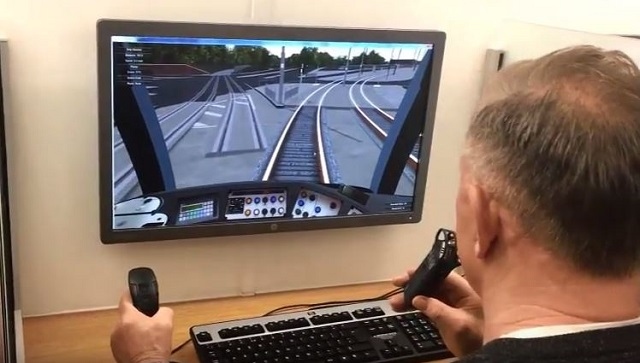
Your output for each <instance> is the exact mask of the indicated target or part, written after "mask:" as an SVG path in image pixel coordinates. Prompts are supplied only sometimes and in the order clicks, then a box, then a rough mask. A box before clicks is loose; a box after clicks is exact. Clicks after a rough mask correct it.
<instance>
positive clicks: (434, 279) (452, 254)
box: [404, 228, 460, 309]
mask: <svg viewBox="0 0 640 363" xmlns="http://www.w3.org/2000/svg"><path fill="white" fill-rule="evenodd" d="M458 266H460V260H459V259H458V248H457V243H456V234H455V232H453V231H450V230H448V229H444V228H440V229H439V230H438V232H437V233H436V237H435V241H434V243H433V247H431V251H430V252H429V254H428V255H427V257H425V259H424V260H423V261H422V263H421V264H420V266H418V269H417V270H416V272H415V273H414V274H413V276H412V277H411V279H409V282H407V285H406V286H405V287H404V301H405V307H406V308H407V309H411V308H412V304H411V302H412V301H413V299H414V298H415V297H416V296H419V295H420V296H433V294H434V293H435V292H436V291H437V289H438V288H439V287H440V285H441V284H442V282H443V281H444V279H445V278H447V276H449V274H450V273H451V271H453V269H455V268H456V267H458Z"/></svg>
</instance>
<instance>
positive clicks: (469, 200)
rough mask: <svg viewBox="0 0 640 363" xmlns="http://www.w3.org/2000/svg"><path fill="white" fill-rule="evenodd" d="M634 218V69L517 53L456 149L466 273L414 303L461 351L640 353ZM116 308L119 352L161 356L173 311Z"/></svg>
mask: <svg viewBox="0 0 640 363" xmlns="http://www.w3.org/2000/svg"><path fill="white" fill-rule="evenodd" d="M638 218H640V70H638V68H637V67H636V66H635V65H634V63H633V62H632V61H631V60H630V59H629V58H628V57H627V56H625V55H624V54H621V53H619V52H608V51H604V50H601V49H597V48H594V47H588V46H582V47H573V48H568V49H563V50H560V51H557V52H554V53H551V54H549V55H546V56H544V57H541V58H538V59H536V60H530V61H525V62H520V63H517V64H515V65H513V66H510V67H507V68H505V69H504V70H503V71H501V72H499V73H498V75H497V76H496V77H495V79H493V80H492V81H491V82H490V83H489V85H488V87H487V89H486V90H485V92H484V93H483V98H482V100H481V103H480V108H479V111H478V113H477V114H476V115H475V117H474V118H473V120H472V122H471V125H470V127H469V130H468V134H467V140H466V147H465V150H464V152H463V155H462V157H461V160H460V186H459V191H458V197H457V201H456V231H457V235H458V236H457V237H458V252H459V256H460V260H461V262H462V266H463V268H464V271H465V274H466V275H465V278H462V277H461V276H459V275H457V274H455V273H454V274H451V275H450V276H449V277H448V278H447V280H446V281H445V283H444V284H443V286H442V288H441V289H440V291H439V293H438V294H437V296H434V297H430V298H427V297H417V298H415V299H414V301H412V303H413V305H414V306H415V307H416V308H417V309H419V310H421V311H423V312H424V313H425V314H426V315H427V316H428V317H430V318H431V319H432V320H433V321H434V322H435V324H436V325H437V327H438V328H439V330H440V332H441V334H442V335H443V338H444V339H445V342H446V344H447V346H448V347H449V349H451V351H452V352H453V353H454V354H455V355H456V356H457V357H459V359H460V362H465V363H467V362H468V363H473V362H501V363H509V362H541V361H544V362H550V361H552V362H616V363H624V362H640V339H639V338H638V337H640V219H638ZM410 273H411V272H410ZM410 273H409V274H407V275H405V276H402V277H400V278H397V279H395V281H394V282H395V283H396V284H397V285H399V286H401V285H403V284H405V283H406V281H407V279H408V277H409V275H410ZM391 303H392V305H393V306H395V307H397V308H398V309H400V307H401V306H402V296H401V295H398V296H396V297H394V298H392V300H391ZM121 309H122V310H121V311H122V317H123V319H122V321H123V323H122V324H121V325H119V326H118V327H117V328H116V330H115V332H114V335H113V338H112V347H113V351H114V355H115V357H116V359H117V360H118V362H121V363H124V362H127V363H131V362H133V363H150V362H167V361H168V353H167V352H168V351H169V349H170V348H169V347H170V344H169V343H168V341H169V337H170V336H171V329H170V326H171V316H170V314H169V313H166V314H159V316H156V317H154V318H146V317H144V316H142V315H141V314H138V313H137V312H135V310H134V309H133V308H132V306H131V305H130V302H129V301H127V300H126V299H125V300H123V302H122V303H121ZM152 332H153V333H152ZM136 357H137V358H136ZM145 358H148V359H147V360H145Z"/></svg>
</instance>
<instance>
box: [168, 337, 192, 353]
mask: <svg viewBox="0 0 640 363" xmlns="http://www.w3.org/2000/svg"><path fill="white" fill-rule="evenodd" d="M190 341H191V338H189V339H187V340H186V341H185V342H184V343H182V344H180V345H178V346H177V347H175V348H173V350H172V351H171V355H174V354H176V353H177V352H178V351H179V350H180V349H182V348H184V347H185V346H186V345H187V344H189V342H190Z"/></svg>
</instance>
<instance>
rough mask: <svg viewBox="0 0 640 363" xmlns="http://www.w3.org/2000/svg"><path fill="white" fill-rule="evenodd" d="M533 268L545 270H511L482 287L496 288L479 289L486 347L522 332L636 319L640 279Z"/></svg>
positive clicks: (638, 311)
mask: <svg viewBox="0 0 640 363" xmlns="http://www.w3.org/2000/svg"><path fill="white" fill-rule="evenodd" d="M538 266H545V267H544V268H538V269H530V270H526V269H519V270H516V271H513V270H512V273H511V274H508V275H506V276H505V275H503V277H502V279H501V280H500V281H492V283H491V284H489V283H486V284H485V285H486V286H487V287H488V286H495V287H494V288H483V294H482V295H483V296H482V299H483V306H484V317H485V330H484V340H485V343H487V342H489V341H491V340H494V339H497V338H499V337H500V336H502V335H504V334H507V333H510V332H513V331H516V330H520V329H525V328H533V327H541V326H551V325H573V324H588V323H599V322H613V321H623V320H629V319H634V318H638V317H640V276H635V277H633V278H629V279H625V280H614V279H607V280H605V279H599V278H593V277H586V276H585V275H582V274H576V273H574V272H568V271H566V270H565V269H564V267H558V266H556V268H554V266H553V264H542V265H538ZM488 277H489V278H491V277H490V276H488ZM496 278H497V275H496ZM495 282H498V283H497V284H496V283H495Z"/></svg>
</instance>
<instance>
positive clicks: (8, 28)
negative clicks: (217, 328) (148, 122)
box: [0, 0, 640, 315]
mask: <svg viewBox="0 0 640 363" xmlns="http://www.w3.org/2000/svg"><path fill="white" fill-rule="evenodd" d="M3 1H4V2H3ZM569 2H570V3H572V4H573V5H574V6H575V5H576V4H578V3H585V1H580V2H579V1H567V3H569ZM514 3H515V2H511V1H506V0H491V1H489V0H484V1H474V0H467V1H464V0H447V1H427V0H396V1H393V2H390V1H388V0H351V1H344V0H318V1H314V2H311V1H300V0H297V1H296V0H256V5H255V6H254V7H251V6H250V4H251V2H250V0H234V1H228V0H218V1H214V0H183V1H180V2H177V1H171V0H138V1H128V0H112V1H82V0H59V1H47V0H30V1H28V0H22V1H9V0H0V29H2V30H0V31H4V32H6V34H7V36H8V37H9V38H10V48H11V52H10V53H11V54H10V59H11V61H10V67H11V75H12V83H11V90H10V91H11V92H12V96H13V97H12V106H13V111H14V114H13V116H14V118H13V120H12V124H11V125H10V126H11V127H10V131H9V132H10V137H11V143H10V145H9V146H10V148H11V149H10V152H11V155H10V158H11V159H10V161H11V173H12V175H11V183H12V185H11V186H12V193H13V195H12V198H13V200H12V203H13V205H12V207H13V218H14V220H13V223H14V224H13V227H14V232H15V243H18V244H19V245H20V258H19V265H20V266H19V268H20V279H21V284H22V292H21V293H22V305H23V310H24V313H25V314H26V315H35V314H45V313H52V312H60V311H65V310H76V309H87V308H95V307H102V306H110V305H114V304H115V303H116V302H117V298H118V296H119V294H120V292H121V291H122V289H124V288H125V279H126V272H127V271H128V269H129V268H131V267H134V266H139V265H148V266H151V267H153V268H154V269H155V270H156V273H157V274H158V277H159V280H160V289H161V299H162V300H164V301H175V300H183V299H195V298H207V297H216V296H224V295H236V294H240V293H250V292H254V291H272V290H282V289H295V288H306V287H312V286H322V285H336V284H344V283H354V282H363V281H372V280H381V279H387V278H389V277H390V276H392V275H394V274H396V273H398V272H400V271H403V270H404V269H405V268H407V267H408V266H411V265H415V264H417V263H418V262H419V261H420V260H421V259H422V257H423V256H424V254H425V253H426V251H427V249H428V248H429V247H430V244H431V239H432V235H433V233H434V232H435V230H436V228H438V227H439V226H452V222H453V200H454V196H455V186H456V182H457V170H456V169H457V164H456V156H457V153H458V150H459V145H460V142H461V140H462V136H463V134H464V129H465V126H466V123H467V121H468V119H469V116H470V114H471V112H472V109H473V104H474V102H475V100H476V97H477V93H478V89H479V86H480V84H479V83H480V79H481V75H480V73H479V71H480V70H481V69H482V60H483V59H484V50H485V48H486V46H487V45H488V44H489V42H490V40H491V39H492V34H494V32H495V30H496V29H497V26H498V25H499V21H498V20H499V19H502V18H504V17H512V16H513V17H516V18H518V19H523V20H536V19H541V18H543V17H545V16H546V15H548V14H547V13H545V12H544V11H543V10H540V9H533V8H532V7H531V5H528V4H527V5H523V6H515V5H514ZM522 3H524V2H522ZM556 3H560V2H559V1H556ZM600 3H604V1H601V2H600ZM607 3H609V4H610V3H613V1H608V2H607ZM590 4H591V5H590V6H591V8H590V10H583V11H581V12H580V14H579V16H580V17H581V18H582V19H584V21H582V22H580V23H577V22H576V24H578V25H582V26H584V25H588V24H592V22H593V21H600V20H601V19H600V16H599V15H600V14H603V12H602V11H600V10H599V9H597V8H596V7H595V6H596V5H593V4H595V1H591V2H590ZM555 6H558V4H555ZM610 6H611V5H610ZM620 6H622V5H620ZM526 9H529V11H525V10H526ZM620 9H622V8H621V7H619V8H618V10H620ZM573 12H574V9H572V8H570V7H566V8H562V9H561V11H559V12H556V16H555V17H554V19H556V20H557V24H562V23H563V19H566V18H567V17H568V16H571V14H573ZM619 12H620V13H624V11H619ZM483 13H484V15H483ZM562 14H564V15H562ZM252 15H253V17H252ZM103 17H113V18H140V19H167V20H181V21H208V22H254V23H274V24H304V25H334V26H341V25H342V26H375V27H404V28H434V29H439V30H444V31H446V32H447V33H448V43H447V50H446V54H445V64H444V69H443V72H444V73H443V82H442V89H441V93H440V102H439V105H438V111H437V124H436V128H435V135H434V143H433V151H432V160H431V166H430V172H429V175H430V177H429V181H428V190H427V195H426V205H425V216H424V220H425V221H424V222H423V223H421V224H420V225H413V226H395V227H380V228H366V229H354V230H335V231H322V232H311V233H288V234H279V235H265V236H248V237H247V236H245V237H229V238H220V239H202V240H188V241H169V242H154V243H143V244H130V245H117V246H104V245H102V244H101V243H100V242H99V231H98V207H97V195H98V179H97V174H98V165H97V147H96V141H97V115H96V74H95V69H96V66H95V63H96V59H95V53H96V49H95V30H94V29H95V21H96V20H97V19H98V18H103ZM627 19H628V21H627V24H629V25H630V24H632V18H631V17H628V18H627ZM607 23H608V24H609V25H612V24H614V23H615V22H614V21H613V20H612V19H609V20H607ZM603 24H604V20H603ZM605 28H606V26H602V27H599V29H598V30H602V29H604V31H608V30H607V29H605ZM638 32H639V33H640V29H638ZM310 272H314V275H316V276H317V277H313V276H312V275H311V274H310Z"/></svg>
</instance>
